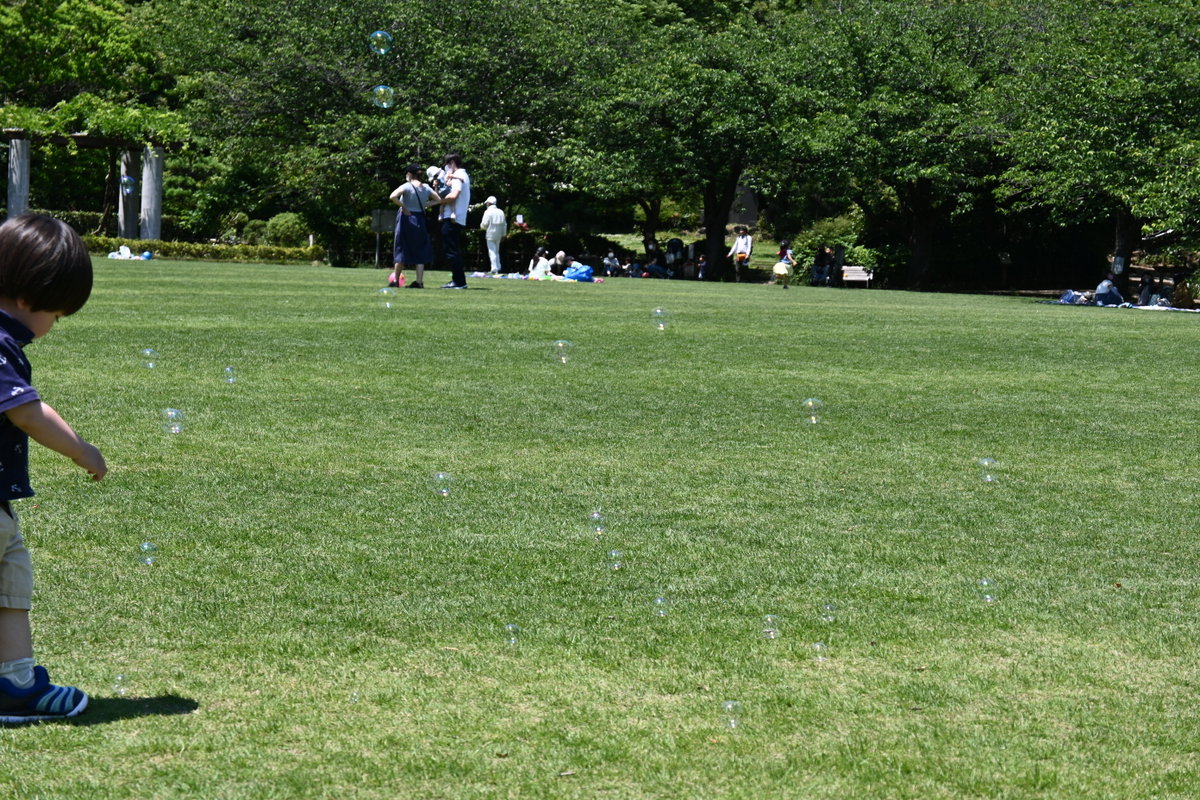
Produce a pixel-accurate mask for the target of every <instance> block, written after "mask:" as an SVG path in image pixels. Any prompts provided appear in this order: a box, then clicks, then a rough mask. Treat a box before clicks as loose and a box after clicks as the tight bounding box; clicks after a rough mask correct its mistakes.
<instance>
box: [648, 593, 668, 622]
mask: <svg viewBox="0 0 1200 800" xmlns="http://www.w3.org/2000/svg"><path fill="white" fill-rule="evenodd" d="M651 607H652V608H653V609H654V616H656V617H665V616H666V615H667V614H668V613H670V611H671V600H670V598H667V597H656V598H654V602H653V603H652V604H651Z"/></svg>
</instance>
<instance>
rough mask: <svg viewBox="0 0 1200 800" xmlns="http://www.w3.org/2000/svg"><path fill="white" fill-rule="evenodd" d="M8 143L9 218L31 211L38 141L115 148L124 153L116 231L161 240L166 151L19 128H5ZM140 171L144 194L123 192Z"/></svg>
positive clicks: (124, 235)
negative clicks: (31, 180) (32, 170)
mask: <svg viewBox="0 0 1200 800" xmlns="http://www.w3.org/2000/svg"><path fill="white" fill-rule="evenodd" d="M3 137H4V138H5V139H7V140H8V215H9V216H10V217H15V216H16V215H17V214H23V213H25V212H26V211H28V210H29V156H30V149H31V145H32V143H33V141H34V139H35V138H39V139H43V140H46V141H50V142H53V143H55V144H73V145H75V146H76V147H93V148H95V147H104V148H116V149H119V150H120V151H121V180H120V181H119V182H118V184H117V231H118V234H119V235H120V237H121V238H122V239H160V238H162V196H163V155H164V153H165V152H166V151H165V150H164V148H162V147H160V146H158V145H145V146H144V147H142V148H141V152H139V151H138V150H137V148H138V146H139V145H138V144H136V143H133V142H129V141H128V140H125V139H114V138H109V137H104V136H93V135H91V134H87V133H73V134H71V135H70V136H59V135H54V136H44V137H42V136H37V137H35V136H34V135H31V134H30V133H29V132H27V131H25V130H22V129H20V128H5V129H4V130H3ZM139 171H140V172H141V192H129V193H126V192H124V191H122V189H123V187H124V186H125V185H126V184H127V183H128V182H127V181H126V180H124V179H125V178H131V179H133V180H135V181H136V180H137V173H138V172H139Z"/></svg>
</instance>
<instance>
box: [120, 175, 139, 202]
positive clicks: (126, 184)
mask: <svg viewBox="0 0 1200 800" xmlns="http://www.w3.org/2000/svg"><path fill="white" fill-rule="evenodd" d="M135 188H137V181H135V180H134V179H133V178H132V177H131V176H129V175H122V176H121V194H123V195H125V196H126V197H128V196H129V195H131V194H133V190H134V189H135Z"/></svg>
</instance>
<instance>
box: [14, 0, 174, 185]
mask: <svg viewBox="0 0 1200 800" xmlns="http://www.w3.org/2000/svg"><path fill="white" fill-rule="evenodd" d="M170 84H171V79H170V77H169V76H167V75H165V74H164V73H162V72H161V71H160V70H159V68H158V63H157V58H156V54H155V53H154V52H153V50H150V49H147V48H146V47H144V41H143V40H142V39H141V38H140V37H139V35H138V31H137V29H136V27H135V26H134V25H133V24H132V23H131V20H130V16H129V7H128V6H127V4H126V3H124V2H121V1H120V0H21V2H16V3H7V4H5V5H3V6H0V127H3V128H17V129H21V130H24V131H26V132H27V133H28V134H30V135H31V136H32V137H33V138H35V139H36V140H39V141H42V142H51V141H53V140H54V139H55V138H56V137H57V138H58V139H61V138H62V137H68V136H70V135H71V134H79V133H86V134H90V135H91V136H92V137H93V139H94V140H101V141H103V140H109V141H111V142H114V144H113V145H112V146H110V147H108V148H107V150H106V151H105V152H103V154H102V158H105V159H107V161H108V163H109V164H110V165H111V164H113V163H115V160H116V150H117V145H116V144H115V143H122V144H124V145H125V146H128V145H132V144H136V143H150V142H157V143H166V142H176V141H179V140H181V139H184V138H186V136H187V131H186V128H185V126H183V125H182V123H181V122H180V120H179V118H178V117H177V116H176V115H175V114H174V113H173V112H172V111H171V110H170V109H169V108H168V107H167V106H166V104H165V100H164V94H165V92H166V90H167V89H168V88H169V87H170ZM73 156H74V152H73V150H64V149H61V147H60V146H59V145H49V146H47V147H46V148H45V149H44V151H43V153H42V161H43V165H44V168H43V169H40V170H35V171H34V174H33V176H32V179H33V186H32V191H33V193H34V195H35V196H36V197H37V198H38V199H39V200H40V201H41V202H42V204H44V205H47V206H50V207H54V208H68V207H71V206H72V204H74V203H77V202H78V201H79V199H80V195H81V194H82V193H83V187H86V185H87V184H86V183H83V182H82V181H77V180H65V179H64V178H65V177H66V176H67V175H69V174H70V170H71V161H72V158H73ZM109 173H110V175H109V178H110V180H109V186H108V194H109V197H110V199H111V198H113V197H115V192H116V188H115V181H116V177H115V170H113V169H112V168H110V169H109ZM96 185H97V186H98V187H99V185H100V184H99V183H98V182H97V184H96ZM103 192H104V190H103V188H100V189H99V191H98V192H97V193H96V198H97V199H98V200H99V199H100V198H102V197H103V196H104V194H103ZM101 202H103V201H102V200H101Z"/></svg>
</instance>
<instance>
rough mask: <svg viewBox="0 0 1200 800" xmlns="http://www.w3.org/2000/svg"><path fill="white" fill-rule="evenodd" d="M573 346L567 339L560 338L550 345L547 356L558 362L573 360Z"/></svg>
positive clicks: (563, 362)
mask: <svg viewBox="0 0 1200 800" xmlns="http://www.w3.org/2000/svg"><path fill="white" fill-rule="evenodd" d="M573 346H574V345H572V344H571V343H570V342H568V341H567V340H566V339H559V340H558V341H556V342H554V343H553V344H551V345H550V351H549V352H548V353H546V357H547V358H549V359H550V360H551V361H553V362H555V363H557V364H565V363H567V362H568V361H570V360H571V348H572V347H573Z"/></svg>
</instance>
